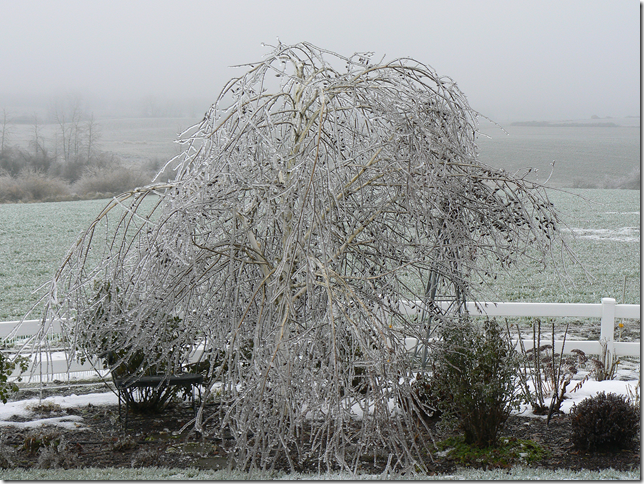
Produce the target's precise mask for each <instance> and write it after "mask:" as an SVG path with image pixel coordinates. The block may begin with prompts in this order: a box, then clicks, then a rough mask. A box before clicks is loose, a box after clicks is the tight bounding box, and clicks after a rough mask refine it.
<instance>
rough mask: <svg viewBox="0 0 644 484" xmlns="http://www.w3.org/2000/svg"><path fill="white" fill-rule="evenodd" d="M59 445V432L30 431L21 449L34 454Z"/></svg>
mask: <svg viewBox="0 0 644 484" xmlns="http://www.w3.org/2000/svg"><path fill="white" fill-rule="evenodd" d="M58 444H60V432H57V431H55V430H32V431H31V432H29V433H28V434H27V435H26V436H25V440H24V443H23V444H22V448H23V449H24V450H25V451H27V452H29V453H30V454H36V453H37V452H38V451H39V450H40V449H41V448H42V447H48V446H50V445H54V446H56V445H58Z"/></svg>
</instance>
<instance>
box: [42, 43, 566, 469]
mask: <svg viewBox="0 0 644 484" xmlns="http://www.w3.org/2000/svg"><path fill="white" fill-rule="evenodd" d="M243 67H245V68H246V72H245V73H244V74H243V75H241V76H240V77H238V78H235V79H232V80H231V81H230V82H229V83H228V84H227V85H226V86H225V88H224V89H223V90H222V92H221V94H220V95H219V97H218V98H217V101H216V102H215V104H214V105H213V106H212V107H211V108H210V110H209V111H208V112H207V113H206V115H205V116H204V119H203V121H202V122H201V123H200V124H198V125H197V126H195V127H194V128H193V129H192V130H191V131H190V132H189V133H188V134H186V135H184V136H183V138H182V142H183V143H185V144H186V149H185V150H184V152H183V154H182V155H180V158H179V160H178V162H179V163H178V166H177V169H176V177H175V178H174V180H172V181H170V182H168V183H167V184H159V185H155V186H149V187H144V188H140V189H137V190H136V191H134V192H131V193H127V194H124V195H122V196H121V197H117V198H116V199H114V200H113V201H112V202H111V203H110V204H109V205H108V206H107V207H106V208H105V209H104V210H103V212H102V213H101V214H100V215H99V216H98V217H97V219H96V221H95V222H94V223H93V224H92V225H91V227H89V229H88V230H87V232H86V233H85V234H84V235H83V236H82V237H81V238H80V239H79V241H78V243H77V244H76V245H75V246H74V247H73V248H72V250H71V251H70V253H69V255H68V257H67V259H66V260H65V263H64V264H63V265H62V267H61V269H60V270H59V272H58V273H57V274H56V276H55V278H54V279H53V281H52V285H51V291H50V299H49V304H48V305H47V310H46V314H45V316H44V318H43V321H44V323H45V324H46V323H47V321H50V320H51V318H53V317H67V318H69V319H68V323H67V324H66V325H65V330H66V331H67V334H68V336H69V338H70V341H71V343H72V352H75V353H74V354H81V355H87V356H95V355H98V354H102V353H104V352H105V351H108V350H109V351H113V352H115V354H117V355H120V356H119V357H120V358H121V360H122V361H124V362H125V361H130V360H128V358H131V357H132V355H135V354H137V355H139V356H140V358H138V360H137V362H138V363H137V364H139V365H140V367H139V368H138V369H137V370H136V371H135V373H136V372H140V373H142V372H144V371H146V370H149V369H150V368H153V369H154V370H155V371H161V372H164V371H165V372H176V371H179V369H180V368H181V365H182V363H183V362H184V361H185V358H186V355H187V354H188V353H189V352H190V351H192V350H193V349H194V348H195V347H196V346H197V345H199V344H202V345H204V346H203V347H204V349H205V351H204V362H205V368H206V369H207V371H208V372H209V377H210V378H209V379H210V380H211V381H217V382H221V384H222V386H221V388H220V393H219V395H218V398H219V399H220V401H221V405H220V407H219V411H218V413H217V415H208V414H206V415H201V414H200V418H199V419H198V420H197V422H196V426H197V429H198V430H201V431H207V428H209V429H213V428H214V430H213V431H214V432H223V431H224V429H227V430H228V431H230V432H231V434H232V435H233V437H234V439H235V445H236V452H237V462H238V463H239V465H240V466H242V467H251V466H258V467H270V466H272V465H274V463H275V462H276V461H277V460H278V459H286V460H287V461H288V462H289V463H290V465H291V466H292V467H293V468H298V466H299V465H301V464H302V463H304V462H309V463H310V462H314V463H316V464H318V465H319V466H320V468H321V469H326V468H332V467H334V466H341V467H343V468H348V469H355V468H356V467H357V465H358V462H359V461H358V458H359V456H360V455H363V454H367V455H372V454H374V453H375V454H383V453H384V454H383V455H385V456H389V458H390V462H389V465H390V468H395V467H397V468H400V467H402V466H407V465H411V464H413V463H415V462H420V456H421V455H423V452H424V450H426V449H425V447H426V446H427V445H428V442H422V441H419V440H418V439H415V437H414V436H415V435H417V433H418V427H419V426H422V425H423V423H422V420H420V419H418V418H417V415H416V412H415V411H414V404H415V403H414V396H413V394H412V391H411V387H410V381H411V380H412V378H413V374H412V370H413V364H412V362H411V357H410V353H409V351H408V350H407V348H406V346H405V338H406V337H415V338H418V339H419V340H421V341H426V339H427V336H428V331H427V326H426V325H427V321H426V320H424V319H423V318H421V317H419V316H418V315H417V316H415V317H410V316H407V315H406V314H405V313H404V311H401V307H400V304H399V303H400V302H403V301H422V303H420V305H421V306H423V307H424V309H426V311H427V312H428V313H432V314H433V315H434V318H435V320H436V318H438V321H440V320H441V318H444V317H446V315H445V311H444V310H441V309H440V308H439V307H438V306H437V305H435V304H433V302H432V300H433V299H434V298H435V293H436V291H435V289H436V287H437V285H438V284H437V283H438V282H440V284H442V287H443V289H444V290H445V291H448V292H451V293H452V294H453V296H454V300H456V301H463V300H465V299H468V300H476V297H477V293H476V292H475V291H474V290H473V287H472V285H471V284H470V283H469V281H472V280H473V279H474V278H476V277H485V275H486V274H490V273H492V272H493V271H498V270H500V268H503V267H507V266H509V265H511V264H516V263H519V262H520V261H521V260H522V259H523V258H525V257H537V258H538V259H539V260H542V261H544V262H545V261H546V259H548V258H549V257H551V255H552V253H553V248H554V244H555V241H558V242H557V243H559V242H560V238H559V237H558V220H557V216H556V213H555V211H554V209H553V207H552V205H551V204H550V203H549V201H548V199H547V196H546V193H545V191H544V190H543V187H541V186H539V185H537V184H536V183H533V182H530V181H528V180H526V179H524V178H517V177H515V176H513V175H511V174H508V173H506V172H504V171H503V170H498V169H495V168H492V167H490V166H486V165H484V164H482V163H481V162H479V160H478V159H477V146H476V137H477V116H478V114H477V113H476V112H474V111H473V110H472V109H471V108H470V107H469V105H468V103H467V100H466V98H465V96H464V95H463V94H462V93H461V92H460V91H459V89H458V88H457V86H456V84H455V83H454V82H453V81H452V80H451V79H449V78H446V77H439V76H438V75H437V74H436V73H435V72H434V71H433V70H432V69H431V68H430V67H428V66H427V65H424V64H422V63H420V62H417V61H415V60H413V59H397V60H393V61H391V62H384V60H383V61H380V62H374V61H373V57H372V56H371V55H370V54H355V55H353V56H351V57H343V56H341V55H338V54H335V53H332V52H328V51H325V50H323V49H320V48H317V47H314V46H312V45H310V44H308V43H301V44H297V45H294V46H285V45H281V44H280V45H278V46H277V47H275V48H274V50H273V51H272V53H271V54H270V55H268V56H266V57H265V59H264V60H262V61H261V62H258V63H255V64H251V65H247V66H242V68H243ZM451 310H452V311H454V312H458V311H459V310H462V306H460V305H459V304H455V305H454V306H453V307H452V309H451ZM447 316H448V315H447ZM137 352H138V353H137ZM204 419H206V421H207V422H208V424H209V425H208V426H206V425H205V424H204ZM210 424H212V425H210Z"/></svg>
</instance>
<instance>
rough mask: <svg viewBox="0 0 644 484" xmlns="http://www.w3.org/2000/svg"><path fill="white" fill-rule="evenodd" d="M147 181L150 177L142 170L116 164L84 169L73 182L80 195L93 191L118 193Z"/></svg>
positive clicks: (109, 193) (110, 193)
mask: <svg viewBox="0 0 644 484" xmlns="http://www.w3.org/2000/svg"><path fill="white" fill-rule="evenodd" d="M149 183H150V177H148V176H146V175H144V174H143V173H142V172H140V171H137V170H133V169H130V168H125V167H122V166H119V165H116V166H110V167H102V168H91V169H88V170H86V171H85V172H84V173H83V175H82V176H81V177H80V179H79V180H78V181H77V182H76V183H75V184H74V191H75V192H76V193H78V194H79V195H81V196H86V195H90V194H95V193H99V194H108V195H118V194H119V193H123V192H125V191H128V190H132V189H133V188H136V187H139V186H143V185H147V184H149Z"/></svg>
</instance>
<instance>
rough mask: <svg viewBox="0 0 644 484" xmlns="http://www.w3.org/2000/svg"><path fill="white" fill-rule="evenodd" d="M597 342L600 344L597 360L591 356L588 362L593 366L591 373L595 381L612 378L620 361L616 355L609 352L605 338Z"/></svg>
mask: <svg viewBox="0 0 644 484" xmlns="http://www.w3.org/2000/svg"><path fill="white" fill-rule="evenodd" d="M599 344H600V345H601V348H602V353H601V356H600V359H599V360H598V359H597V358H591V360H590V362H591V364H592V366H593V369H592V371H591V374H592V375H593V377H594V378H595V380H597V381H604V380H612V379H613V378H615V375H616V374H617V366H618V365H619V364H620V361H619V359H618V358H617V355H615V354H614V353H611V352H610V350H609V349H608V342H607V341H606V340H601V341H600V342H599Z"/></svg>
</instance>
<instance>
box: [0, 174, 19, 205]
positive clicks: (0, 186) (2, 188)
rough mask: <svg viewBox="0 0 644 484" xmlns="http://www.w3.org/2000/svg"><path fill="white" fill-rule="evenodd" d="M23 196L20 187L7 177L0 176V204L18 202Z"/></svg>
mask: <svg viewBox="0 0 644 484" xmlns="http://www.w3.org/2000/svg"><path fill="white" fill-rule="evenodd" d="M24 196H25V194H24V192H23V190H22V187H21V186H20V184H19V183H18V181H17V180H16V179H15V178H12V177H10V176H9V175H1V176H0V202H2V203H4V202H18V201H20V200H22V198H23V197H24Z"/></svg>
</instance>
